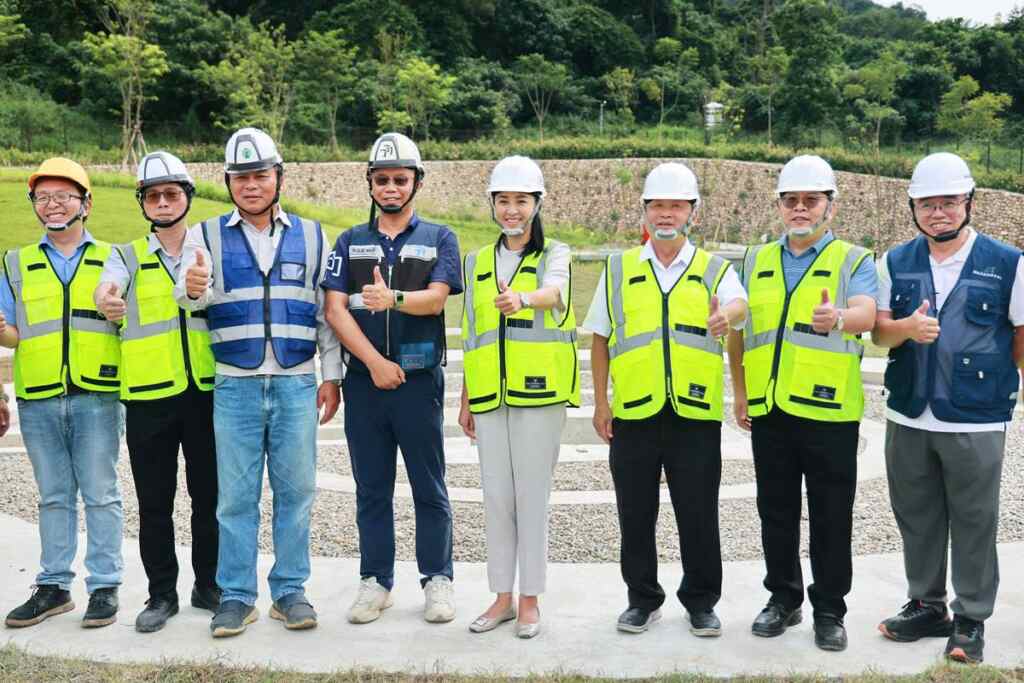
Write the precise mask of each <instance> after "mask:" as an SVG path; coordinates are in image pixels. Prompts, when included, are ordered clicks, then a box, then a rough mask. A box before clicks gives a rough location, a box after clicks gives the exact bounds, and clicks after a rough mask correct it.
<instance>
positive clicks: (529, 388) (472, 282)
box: [462, 240, 580, 413]
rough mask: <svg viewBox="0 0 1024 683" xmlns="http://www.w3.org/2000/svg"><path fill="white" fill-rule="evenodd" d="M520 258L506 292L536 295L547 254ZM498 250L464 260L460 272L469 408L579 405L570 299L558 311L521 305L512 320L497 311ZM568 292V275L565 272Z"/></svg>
mask: <svg viewBox="0 0 1024 683" xmlns="http://www.w3.org/2000/svg"><path fill="white" fill-rule="evenodd" d="M552 244H557V243H555V242H552V241H551V240H546V241H545V245H544V249H543V250H542V251H541V253H539V254H538V253H534V254H530V255H529V256H526V257H524V258H522V259H521V260H520V262H519V264H518V265H517V267H516V271H515V273H514V274H513V276H512V278H511V281H510V282H509V289H511V290H513V291H516V292H527V293H529V292H533V291H535V290H537V289H539V288H540V286H541V283H543V281H544V271H545V269H546V267H547V255H548V250H549V249H550V248H551V246H552ZM497 249H498V247H497V245H489V246H486V247H483V248H481V249H480V250H478V251H476V252H471V253H469V254H467V255H466V258H465V264H464V268H463V278H464V282H465V287H464V290H465V297H466V300H465V307H464V309H463V316H462V349H463V352H464V355H463V367H464V368H465V382H466V392H467V394H468V396H469V409H470V411H471V412H474V413H485V412H487V411H490V410H494V409H496V408H498V407H500V406H501V405H502V403H504V404H505V405H508V406H512V407H520V408H533V407H538V406H547V405H556V404H561V403H567V404H569V405H572V406H578V405H579V403H580V378H579V376H580V370H579V363H578V362H577V355H578V354H577V347H576V315H575V313H573V309H572V301H567V302H565V306H566V309H565V311H564V312H562V313H561V314H560V315H559V317H556V315H557V314H558V313H559V312H558V311H556V310H555V309H549V310H546V311H545V310H540V309H530V308H524V309H521V310H520V311H518V312H517V313H515V314H514V315H511V316H505V315H502V314H501V312H500V311H498V309H497V308H496V307H495V306H494V298H495V297H496V296H497V295H498V272H497V263H496V261H497ZM569 277H570V291H571V285H572V270H571V268H570V276H569Z"/></svg>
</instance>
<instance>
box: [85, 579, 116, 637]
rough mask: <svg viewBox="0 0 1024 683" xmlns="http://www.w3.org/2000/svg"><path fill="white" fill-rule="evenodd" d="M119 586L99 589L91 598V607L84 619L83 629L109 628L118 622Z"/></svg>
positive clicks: (86, 611) (88, 608) (87, 609)
mask: <svg viewBox="0 0 1024 683" xmlns="http://www.w3.org/2000/svg"><path fill="white" fill-rule="evenodd" d="M117 607H118V604H117V586H112V587H110V588H97V589H96V590H94V591H93V592H92V594H91V595H90V596H89V606H88V607H87V608H86V610H85V616H83V617H82V628H97V627H99V626H108V625H109V624H113V623H114V622H115V621H117Z"/></svg>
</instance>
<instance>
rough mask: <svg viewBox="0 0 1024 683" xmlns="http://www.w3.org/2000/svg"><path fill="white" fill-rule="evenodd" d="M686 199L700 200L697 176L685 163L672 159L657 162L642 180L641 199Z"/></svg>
mask: <svg viewBox="0 0 1024 683" xmlns="http://www.w3.org/2000/svg"><path fill="white" fill-rule="evenodd" d="M652 199H687V200H692V201H696V202H698V203H699V202H700V191H699V190H698V189H697V176H695V175H694V174H693V171H691V170H690V169H689V168H687V166H686V165H685V164H680V163H677V162H674V161H671V162H668V163H664V164H658V165H657V166H655V167H654V169H653V170H652V171H651V172H650V173H648V174H647V178H646V179H645V180H644V194H643V200H644V201H645V202H647V201H650V200H652Z"/></svg>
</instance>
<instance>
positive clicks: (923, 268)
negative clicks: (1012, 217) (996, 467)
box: [885, 233, 1021, 424]
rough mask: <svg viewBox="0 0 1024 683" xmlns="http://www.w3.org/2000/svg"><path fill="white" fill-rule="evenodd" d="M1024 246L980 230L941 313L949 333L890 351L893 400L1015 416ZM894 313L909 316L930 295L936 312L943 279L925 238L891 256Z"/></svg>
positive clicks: (919, 408) (966, 418) (888, 382)
mask: <svg viewBox="0 0 1024 683" xmlns="http://www.w3.org/2000/svg"><path fill="white" fill-rule="evenodd" d="M1020 255H1021V253H1020V251H1018V250H1017V249H1015V248H1013V247H1011V246H1009V245H1006V244H1004V243H1002V242H999V241H997V240H994V239H992V238H990V237H986V236H985V235H982V234H980V233H979V234H978V235H977V237H976V238H975V241H974V246H973V247H972V248H971V253H970V255H969V256H968V257H967V262H966V263H964V268H963V271H962V272H961V274H960V279H959V280H957V283H956V285H955V286H954V287H953V290H952V291H951V292H950V293H949V295H948V296H947V297H946V300H945V303H944V304H943V306H942V310H941V311H939V313H938V320H939V325H940V327H941V332H940V333H939V337H938V339H937V340H936V341H935V342H934V343H932V344H918V343H916V342H914V341H913V340H909V339H908V340H907V341H905V342H903V343H902V344H901V345H899V346H898V347H896V348H893V349H890V350H889V364H888V367H886V370H885V387H886V389H887V390H888V391H889V399H888V406H889V407H890V408H892V409H893V410H895V411H897V412H899V413H901V414H903V415H906V416H907V417H911V418H914V417H919V416H920V415H921V413H923V412H924V409H925V406H928V405H930V406H931V409H932V413H934V415H935V417H937V418H938V419H940V420H943V421H946V422H966V423H973V424H978V423H985V422H1007V421H1009V420H1010V416H1011V415H1012V413H1013V407H1014V404H1015V403H1016V402H1017V384H1018V381H1019V375H1018V373H1017V367H1016V365H1015V364H1014V362H1013V356H1012V350H1013V324H1012V323H1011V322H1010V319H1009V306H1010V292H1011V290H1012V289H1013V281H1014V277H1015V276H1016V272H1017V262H1018V261H1019V259H1020ZM888 268H889V275H890V277H891V278H892V294H891V295H890V297H889V305H890V308H891V309H892V317H893V319H894V320H899V319H900V318H906V317H908V316H910V315H912V314H913V313H914V311H915V310H916V309H917V308H918V307H919V306H920V305H921V303H922V302H923V301H924V300H925V299H927V300H928V301H929V302H930V303H931V306H932V308H931V311H929V315H933V316H934V315H935V300H936V295H935V284H934V283H933V282H932V269H931V265H930V263H929V261H928V243H927V240H926V238H925V237H923V236H920V235H919V236H918V237H915V238H914V239H913V240H911V241H909V242H907V243H905V244H901V245H900V246H898V247H896V248H894V249H892V250H891V251H890V252H889V256H888Z"/></svg>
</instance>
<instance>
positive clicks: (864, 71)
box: [843, 51, 907, 154]
mask: <svg viewBox="0 0 1024 683" xmlns="http://www.w3.org/2000/svg"><path fill="white" fill-rule="evenodd" d="M906 73H907V65H906V64H904V63H903V62H902V61H900V60H899V59H898V58H897V57H896V56H895V55H894V54H893V53H892V52H891V51H886V52H884V53H882V55H881V56H880V57H878V58H877V59H875V60H874V61H872V62H870V63H868V64H865V65H864V66H862V67H861V68H860V69H857V70H856V71H854V72H853V73H852V74H851V75H850V82H849V83H847V85H846V87H845V88H844V89H843V96H844V97H845V98H846V99H848V100H851V101H852V102H853V103H854V104H855V105H856V106H857V108H858V109H859V110H860V111H861V112H862V113H863V115H864V117H865V118H866V119H867V120H868V121H870V122H871V124H872V127H873V135H872V138H873V142H874V148H875V153H876V154H878V153H879V151H880V149H881V138H882V122H883V121H885V120H887V119H898V118H899V117H900V114H899V112H898V111H896V110H895V109H893V108H892V106H891V105H892V101H893V99H894V98H895V97H896V82H897V81H898V80H899V79H900V78H902V77H903V76H904V74H906Z"/></svg>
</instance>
